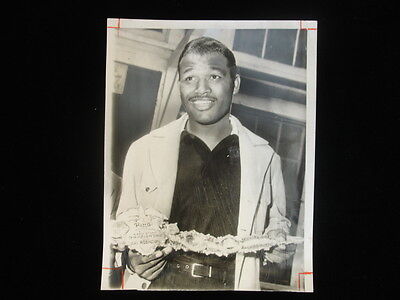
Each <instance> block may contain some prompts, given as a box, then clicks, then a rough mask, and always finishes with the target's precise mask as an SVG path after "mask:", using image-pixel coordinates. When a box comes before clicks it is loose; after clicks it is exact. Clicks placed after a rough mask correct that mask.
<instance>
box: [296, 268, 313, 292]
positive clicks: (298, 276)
mask: <svg viewBox="0 0 400 300" xmlns="http://www.w3.org/2000/svg"><path fill="white" fill-rule="evenodd" d="M311 274H313V272H301V273H297V287H298V289H299V290H300V275H311Z"/></svg>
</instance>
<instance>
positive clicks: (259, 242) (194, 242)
mask: <svg viewBox="0 0 400 300" xmlns="http://www.w3.org/2000/svg"><path fill="white" fill-rule="evenodd" d="M112 222H113V223H112V235H111V239H112V241H111V243H112V244H113V245H117V246H118V248H119V249H121V248H128V249H130V250H135V251H137V252H139V253H140V254H142V255H149V254H151V253H153V252H154V251H155V250H156V249H157V248H158V247H167V246H170V247H172V248H173V249H174V250H183V251H185V252H187V251H193V252H198V253H203V254H206V255H209V254H215V255H217V256H228V255H230V254H234V253H249V252H257V251H259V250H267V251H268V250H270V249H271V248H272V247H277V246H282V245H288V244H300V243H302V242H303V238H301V237H297V236H287V237H286V240H284V241H276V240H274V239H271V238H269V237H267V235H250V236H233V235H225V236H220V237H214V236H212V235H210V234H203V233H199V232H196V231H195V230H191V231H180V230H179V228H178V226H177V224H176V223H173V224H170V223H168V218H166V217H165V216H164V215H162V214H161V213H159V212H158V211H156V210H154V209H152V208H147V209H143V208H142V207H138V208H131V209H128V210H126V211H125V212H123V213H121V214H119V215H118V216H117V219H116V220H115V221H112Z"/></svg>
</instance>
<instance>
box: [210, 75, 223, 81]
mask: <svg viewBox="0 0 400 300" xmlns="http://www.w3.org/2000/svg"><path fill="white" fill-rule="evenodd" d="M220 78H222V77H221V76H219V75H215V74H214V75H211V79H213V80H215V79H220Z"/></svg>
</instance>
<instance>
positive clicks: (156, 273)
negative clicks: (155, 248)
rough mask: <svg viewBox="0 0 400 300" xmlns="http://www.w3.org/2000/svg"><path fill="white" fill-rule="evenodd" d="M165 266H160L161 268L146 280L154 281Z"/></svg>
mask: <svg viewBox="0 0 400 300" xmlns="http://www.w3.org/2000/svg"><path fill="white" fill-rule="evenodd" d="M165 265H166V263H164V264H163V265H162V266H161V268H159V269H158V270H157V271H155V272H154V273H153V275H151V276H150V277H149V279H148V280H154V279H156V278H157V277H158V275H159V274H160V273H161V272H162V270H163V269H164V267H165Z"/></svg>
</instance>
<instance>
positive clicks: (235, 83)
mask: <svg viewBox="0 0 400 300" xmlns="http://www.w3.org/2000/svg"><path fill="white" fill-rule="evenodd" d="M239 88H240V76H239V74H236V76H235V80H234V81H233V95H236V94H237V93H238V92H239Z"/></svg>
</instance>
